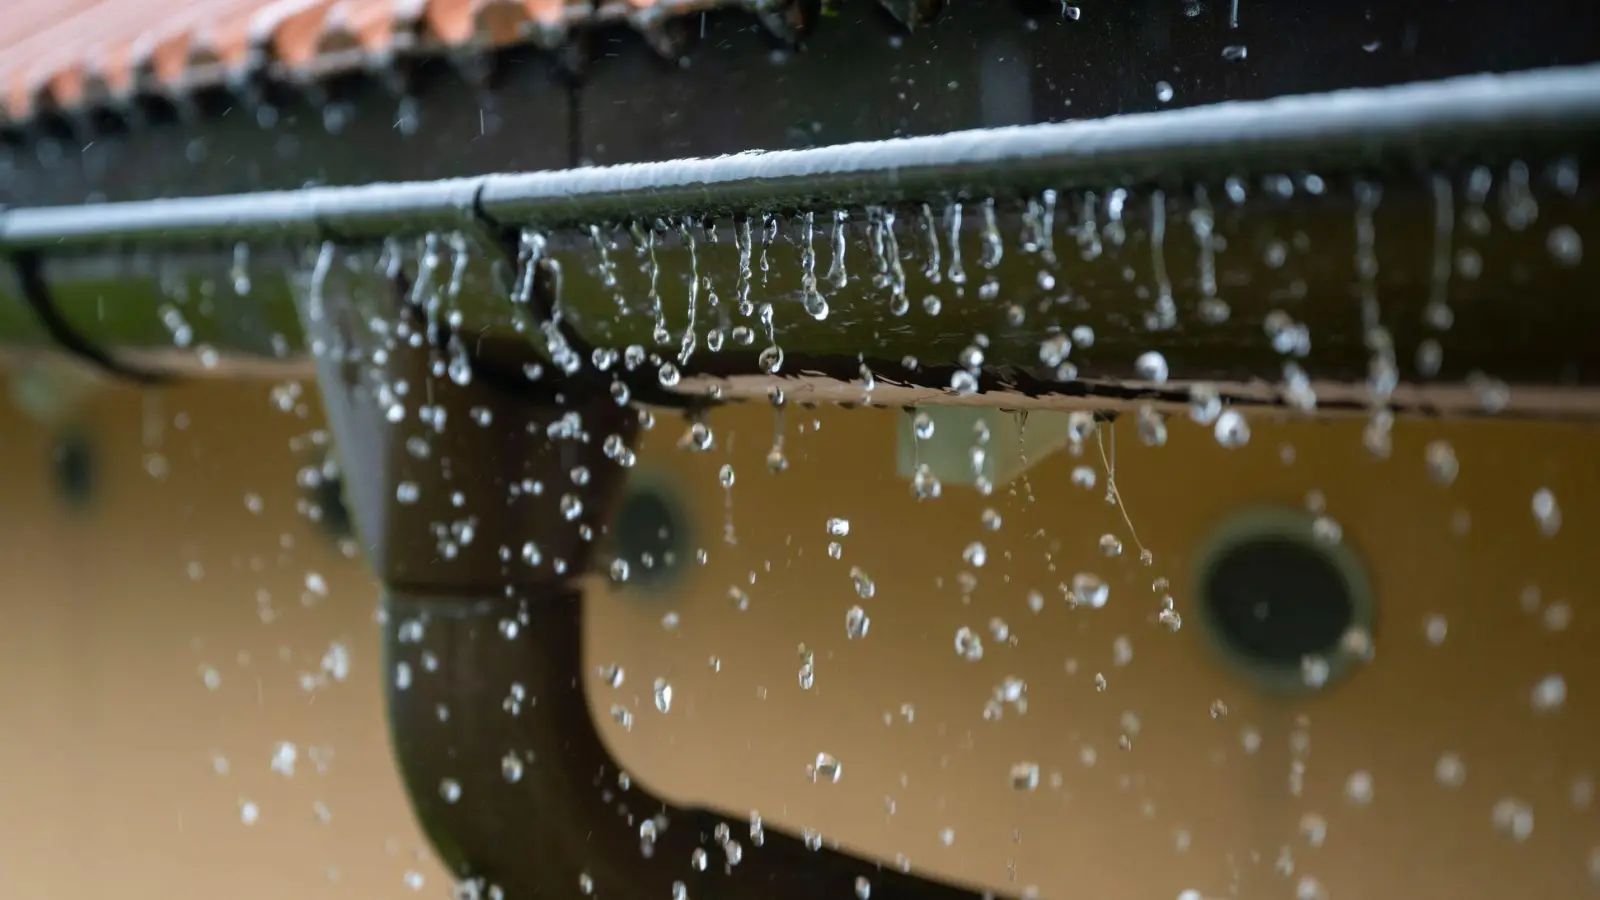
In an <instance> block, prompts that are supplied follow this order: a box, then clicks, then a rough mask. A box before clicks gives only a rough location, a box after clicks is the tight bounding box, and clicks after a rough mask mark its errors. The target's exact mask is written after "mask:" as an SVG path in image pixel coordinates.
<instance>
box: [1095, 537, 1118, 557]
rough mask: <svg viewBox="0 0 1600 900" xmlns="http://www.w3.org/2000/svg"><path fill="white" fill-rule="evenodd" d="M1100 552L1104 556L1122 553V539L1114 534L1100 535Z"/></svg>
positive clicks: (1114, 555) (1115, 555)
mask: <svg viewBox="0 0 1600 900" xmlns="http://www.w3.org/2000/svg"><path fill="white" fill-rule="evenodd" d="M1100 553H1101V554H1102V555H1104V556H1110V557H1117V556H1121V555H1122V541H1121V540H1119V539H1118V538H1117V536H1116V535H1114V534H1102V535H1100Z"/></svg>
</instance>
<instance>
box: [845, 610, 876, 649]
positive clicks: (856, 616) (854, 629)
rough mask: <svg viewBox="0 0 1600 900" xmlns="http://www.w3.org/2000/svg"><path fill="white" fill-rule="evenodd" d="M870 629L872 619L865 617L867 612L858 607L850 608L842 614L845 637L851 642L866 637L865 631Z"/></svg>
mask: <svg viewBox="0 0 1600 900" xmlns="http://www.w3.org/2000/svg"><path fill="white" fill-rule="evenodd" d="M870 627H872V619H870V618H868V617H867V611H866V610H864V609H862V608H861V607H859V606H852V607H850V609H849V611H848V612H846V613H845V614H844V633H845V637H847V638H849V639H850V640H853V641H858V640H861V639H862V638H864V637H866V636H867V629H868V628H870Z"/></svg>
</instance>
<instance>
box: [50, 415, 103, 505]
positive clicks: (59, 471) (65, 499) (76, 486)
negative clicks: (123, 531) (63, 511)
mask: <svg viewBox="0 0 1600 900" xmlns="http://www.w3.org/2000/svg"><path fill="white" fill-rule="evenodd" d="M98 462H99V461H98V459H97V457H96V455H95V445H94V440H93V439H92V438H91V437H90V436H89V435H88V434H87V433H85V432H82V431H68V432H64V433H63V434H61V435H59V436H58V437H57V438H56V441H55V444H54V445H53V446H52V447H51V448H50V469H51V473H52V476H53V477H54V480H55V490H56V496H57V497H59V498H60V499H61V502H62V503H64V504H65V505H66V506H67V508H69V509H71V510H73V511H82V510H84V509H86V508H87V507H88V506H89V505H90V504H92V503H93V502H94V497H95V490H96V488H98V487H99V475H100V473H99V465H98Z"/></svg>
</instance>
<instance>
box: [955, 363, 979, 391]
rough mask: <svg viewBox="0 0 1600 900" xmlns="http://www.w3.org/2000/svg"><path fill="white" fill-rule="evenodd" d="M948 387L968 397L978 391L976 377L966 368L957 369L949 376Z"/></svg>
mask: <svg viewBox="0 0 1600 900" xmlns="http://www.w3.org/2000/svg"><path fill="white" fill-rule="evenodd" d="M950 389H951V390H953V391H955V392H956V393H957V394H958V395H960V396H963V397H968V396H971V395H973V394H976V393H977V392H978V379H977V378H976V377H975V376H974V375H973V374H972V373H971V372H968V371H967V370H966V369H958V370H957V371H956V372H954V373H953V374H952V375H951V376H950Z"/></svg>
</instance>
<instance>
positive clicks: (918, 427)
mask: <svg viewBox="0 0 1600 900" xmlns="http://www.w3.org/2000/svg"><path fill="white" fill-rule="evenodd" d="M911 431H912V433H913V434H915V435H916V437H917V440H919V441H926V440H928V439H930V438H932V437H933V419H932V417H930V416H929V415H928V414H927V413H925V412H918V413H917V414H916V415H915V416H913V417H912V418H911Z"/></svg>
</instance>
